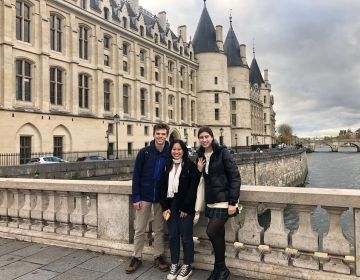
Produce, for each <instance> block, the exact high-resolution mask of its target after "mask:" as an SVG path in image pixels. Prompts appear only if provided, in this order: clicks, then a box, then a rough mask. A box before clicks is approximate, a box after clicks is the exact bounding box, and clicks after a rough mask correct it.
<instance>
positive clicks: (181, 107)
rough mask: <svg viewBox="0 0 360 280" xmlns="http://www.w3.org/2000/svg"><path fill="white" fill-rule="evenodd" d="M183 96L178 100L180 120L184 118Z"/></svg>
mask: <svg viewBox="0 0 360 280" xmlns="http://www.w3.org/2000/svg"><path fill="white" fill-rule="evenodd" d="M185 106H186V104H185V98H181V102H180V117H181V119H182V120H185Z"/></svg>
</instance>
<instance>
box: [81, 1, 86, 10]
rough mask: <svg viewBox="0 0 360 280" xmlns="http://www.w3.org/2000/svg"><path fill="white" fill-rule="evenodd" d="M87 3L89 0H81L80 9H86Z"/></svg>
mask: <svg viewBox="0 0 360 280" xmlns="http://www.w3.org/2000/svg"><path fill="white" fill-rule="evenodd" d="M86 2H87V0H80V8H81V9H86V4H87V3H86Z"/></svg>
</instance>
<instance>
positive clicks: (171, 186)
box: [167, 159, 182, 198]
mask: <svg viewBox="0 0 360 280" xmlns="http://www.w3.org/2000/svg"><path fill="white" fill-rule="evenodd" d="M173 162H174V164H173V167H172V168H171V170H170V172H169V181H168V191H167V197H169V198H173V197H174V194H175V193H177V192H178V188H179V177H180V173H181V162H182V160H181V159H179V160H175V159H173ZM176 163H179V166H178V168H177V169H176V168H175V164H176Z"/></svg>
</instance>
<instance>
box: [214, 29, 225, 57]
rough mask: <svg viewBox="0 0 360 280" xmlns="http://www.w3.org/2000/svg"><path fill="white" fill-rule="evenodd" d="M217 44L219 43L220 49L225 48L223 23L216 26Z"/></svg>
mask: <svg viewBox="0 0 360 280" xmlns="http://www.w3.org/2000/svg"><path fill="white" fill-rule="evenodd" d="M216 44H217V46H218V48H219V50H220V51H223V50H224V44H223V27H222V26H221V25H217V26H216Z"/></svg>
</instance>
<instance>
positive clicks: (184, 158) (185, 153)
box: [169, 139, 189, 161]
mask: <svg viewBox="0 0 360 280" xmlns="http://www.w3.org/2000/svg"><path fill="white" fill-rule="evenodd" d="M176 143H177V144H179V145H180V147H181V150H183V152H184V154H183V156H182V158H183V161H185V160H187V159H188V158H189V151H188V148H187V147H186V144H185V142H184V141H182V140H180V139H175V140H174V141H172V142H171V143H170V148H169V153H170V158H172V155H171V150H172V148H173V147H174V145H175V144H176Z"/></svg>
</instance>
